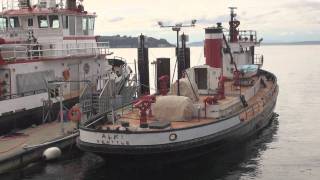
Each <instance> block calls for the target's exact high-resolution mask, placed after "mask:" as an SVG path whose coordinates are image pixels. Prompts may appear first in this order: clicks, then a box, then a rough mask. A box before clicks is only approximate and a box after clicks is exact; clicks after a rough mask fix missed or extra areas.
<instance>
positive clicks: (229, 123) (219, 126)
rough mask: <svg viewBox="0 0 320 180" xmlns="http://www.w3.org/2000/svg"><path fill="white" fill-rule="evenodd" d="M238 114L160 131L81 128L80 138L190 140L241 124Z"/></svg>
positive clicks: (148, 141)
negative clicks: (134, 131)
mask: <svg viewBox="0 0 320 180" xmlns="http://www.w3.org/2000/svg"><path fill="white" fill-rule="evenodd" d="M240 123H241V122H240V118H239V117H238V116H236V117H233V118H230V119H228V120H225V121H221V122H218V123H215V124H210V125H207V126H201V127H197V128H190V129H185V130H175V131H170V132H159V133H132V134H124V133H102V132H101V133H100V132H90V131H86V130H83V129H81V130H80V140H81V141H83V142H86V143H91V144H107V145H127V146H146V145H162V144H170V143H177V142H184V141H189V140H193V139H197V138H202V137H206V136H209V135H214V134H216V133H219V132H221V131H224V130H227V129H230V128H232V127H234V126H236V125H238V124H240Z"/></svg>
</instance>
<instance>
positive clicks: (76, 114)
mask: <svg viewBox="0 0 320 180" xmlns="http://www.w3.org/2000/svg"><path fill="white" fill-rule="evenodd" d="M68 118H69V120H70V121H72V122H80V120H81V111H80V108H79V107H78V106H74V107H72V108H71V109H70V110H69V112H68Z"/></svg>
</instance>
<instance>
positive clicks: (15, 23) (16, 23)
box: [9, 17, 20, 28]
mask: <svg viewBox="0 0 320 180" xmlns="http://www.w3.org/2000/svg"><path fill="white" fill-rule="evenodd" d="M9 22H10V26H11V27H12V28H17V27H20V24H19V18H18V17H10V18H9Z"/></svg>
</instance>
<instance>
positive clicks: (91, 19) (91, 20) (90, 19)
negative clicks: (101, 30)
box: [89, 18, 94, 30]
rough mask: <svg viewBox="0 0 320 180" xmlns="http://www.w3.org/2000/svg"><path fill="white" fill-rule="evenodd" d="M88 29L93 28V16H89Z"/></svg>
mask: <svg viewBox="0 0 320 180" xmlns="http://www.w3.org/2000/svg"><path fill="white" fill-rule="evenodd" d="M89 30H94V18H89Z"/></svg>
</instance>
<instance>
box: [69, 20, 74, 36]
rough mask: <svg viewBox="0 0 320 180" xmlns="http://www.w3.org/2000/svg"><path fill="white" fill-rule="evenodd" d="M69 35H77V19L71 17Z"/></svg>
mask: <svg viewBox="0 0 320 180" xmlns="http://www.w3.org/2000/svg"><path fill="white" fill-rule="evenodd" d="M69 31H70V32H69V34H70V35H75V34H76V17H75V16H70V17H69Z"/></svg>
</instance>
